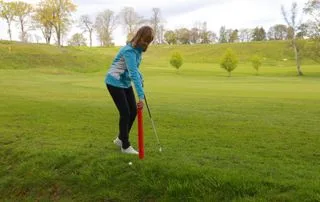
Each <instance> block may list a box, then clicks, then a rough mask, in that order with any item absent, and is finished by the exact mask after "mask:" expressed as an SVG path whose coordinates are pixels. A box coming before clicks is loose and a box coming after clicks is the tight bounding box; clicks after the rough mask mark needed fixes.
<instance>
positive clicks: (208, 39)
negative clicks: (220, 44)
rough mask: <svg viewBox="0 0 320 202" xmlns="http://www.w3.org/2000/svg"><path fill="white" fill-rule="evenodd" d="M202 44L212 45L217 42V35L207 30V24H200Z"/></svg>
mask: <svg viewBox="0 0 320 202" xmlns="http://www.w3.org/2000/svg"><path fill="white" fill-rule="evenodd" d="M200 26H201V28H200V33H199V34H200V43H202V44H210V43H213V42H216V40H217V38H218V37H217V34H216V33H214V32H212V31H208V30H207V22H203V23H202V24H201V23H200Z"/></svg>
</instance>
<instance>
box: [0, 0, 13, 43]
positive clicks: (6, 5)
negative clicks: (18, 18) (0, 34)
mask: <svg viewBox="0 0 320 202" xmlns="http://www.w3.org/2000/svg"><path fill="white" fill-rule="evenodd" d="M0 7H1V9H0V17H1V18H4V19H5V20H6V22H7V24H8V34H9V38H10V41H12V31H11V24H12V22H13V21H14V17H15V4H14V3H13V2H3V1H1V2H0Z"/></svg>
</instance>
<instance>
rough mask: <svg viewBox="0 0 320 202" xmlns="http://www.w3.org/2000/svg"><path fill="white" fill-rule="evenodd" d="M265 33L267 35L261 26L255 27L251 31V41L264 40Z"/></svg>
mask: <svg viewBox="0 0 320 202" xmlns="http://www.w3.org/2000/svg"><path fill="white" fill-rule="evenodd" d="M266 35H267V34H266V31H265V30H264V29H263V27H261V28H259V27H256V28H255V29H254V30H253V33H252V40H253V41H264V40H266Z"/></svg>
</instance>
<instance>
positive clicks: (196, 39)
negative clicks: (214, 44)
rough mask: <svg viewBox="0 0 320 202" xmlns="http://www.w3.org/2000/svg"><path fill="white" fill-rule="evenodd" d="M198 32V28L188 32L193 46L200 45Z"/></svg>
mask: <svg viewBox="0 0 320 202" xmlns="http://www.w3.org/2000/svg"><path fill="white" fill-rule="evenodd" d="M200 40H201V39H200V30H199V29H198V28H195V27H194V28H192V29H191V30H190V42H191V43H193V44H197V43H200Z"/></svg>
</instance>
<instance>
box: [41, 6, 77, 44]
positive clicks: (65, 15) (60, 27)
mask: <svg viewBox="0 0 320 202" xmlns="http://www.w3.org/2000/svg"><path fill="white" fill-rule="evenodd" d="M41 3H43V4H44V6H45V8H46V9H45V11H46V12H48V17H49V22H50V24H51V25H52V26H53V28H54V30H55V34H56V37H57V44H58V46H60V45H61V38H62V35H63V34H64V32H66V31H67V29H68V27H69V26H70V24H71V19H70V17H71V13H73V12H75V11H76V9H77V7H76V5H75V4H73V3H72V0H42V2H41Z"/></svg>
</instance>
